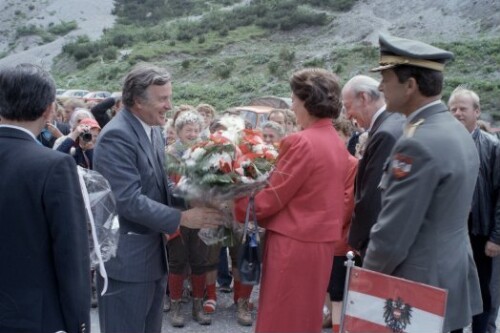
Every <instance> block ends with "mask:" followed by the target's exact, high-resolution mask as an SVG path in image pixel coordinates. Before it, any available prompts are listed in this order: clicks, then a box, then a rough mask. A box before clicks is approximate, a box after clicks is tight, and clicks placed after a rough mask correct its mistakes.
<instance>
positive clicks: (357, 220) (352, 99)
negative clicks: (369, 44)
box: [342, 75, 405, 258]
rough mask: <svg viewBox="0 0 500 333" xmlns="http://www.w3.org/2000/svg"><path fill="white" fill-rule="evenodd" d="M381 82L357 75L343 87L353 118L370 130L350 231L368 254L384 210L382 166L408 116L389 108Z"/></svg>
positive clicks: (357, 245) (356, 244)
mask: <svg viewBox="0 0 500 333" xmlns="http://www.w3.org/2000/svg"><path fill="white" fill-rule="evenodd" d="M378 85H379V82H378V81H377V80H375V79H373V78H371V77H369V76H365V75H357V76H355V77H353V78H351V79H350V80H349V81H347V83H346V84H345V85H344V87H343V89H342V103H343V104H344V108H345V111H346V114H347V117H348V118H349V119H354V120H356V121H357V123H358V125H359V126H361V127H362V128H365V129H366V130H367V132H368V141H367V143H366V148H365V151H364V154H363V158H362V159H361V160H360V161H359V165H358V172H357V175H356V189H355V197H354V200H355V206H354V214H353V217H352V222H351V228H350V230H349V245H351V246H352V247H353V248H354V249H356V250H357V251H359V253H360V254H361V258H363V257H364V255H365V252H366V248H367V246H368V241H369V240H370V237H369V236H370V229H371V227H372V226H373V225H374V224H375V222H376V221H377V217H378V213H379V212H380V195H381V192H380V189H379V188H378V184H379V183H380V178H381V177H382V169H383V166H384V163H385V160H386V159H387V157H389V154H390V152H391V150H392V147H394V144H395V143H396V141H397V139H398V138H399V137H400V136H401V135H402V134H403V124H404V121H405V118H404V117H403V116H402V115H401V114H399V113H390V112H388V111H386V109H385V99H384V94H383V93H382V92H380V91H379V90H378Z"/></svg>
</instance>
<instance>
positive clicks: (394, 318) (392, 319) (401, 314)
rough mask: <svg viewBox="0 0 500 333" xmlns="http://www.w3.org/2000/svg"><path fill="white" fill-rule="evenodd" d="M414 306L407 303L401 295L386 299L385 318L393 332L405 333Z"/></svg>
mask: <svg viewBox="0 0 500 333" xmlns="http://www.w3.org/2000/svg"><path fill="white" fill-rule="evenodd" d="M411 312H412V307H411V305H410V304H408V303H405V302H404V301H403V300H402V299H401V297H398V298H397V299H395V300H393V299H392V298H389V299H387V300H386V301H385V306H384V320H385V323H386V324H387V327H389V328H390V329H391V331H392V332H393V333H404V330H405V328H406V326H407V325H408V324H410V319H411Z"/></svg>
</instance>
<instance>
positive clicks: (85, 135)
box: [80, 129, 92, 142]
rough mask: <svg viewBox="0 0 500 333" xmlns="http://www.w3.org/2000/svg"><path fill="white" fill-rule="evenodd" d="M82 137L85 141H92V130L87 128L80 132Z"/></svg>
mask: <svg viewBox="0 0 500 333" xmlns="http://www.w3.org/2000/svg"><path fill="white" fill-rule="evenodd" d="M80 139H81V140H82V141H83V142H90V141H92V133H90V130H88V129H86V130H84V131H83V132H82V133H81V134H80Z"/></svg>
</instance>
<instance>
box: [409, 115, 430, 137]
mask: <svg viewBox="0 0 500 333" xmlns="http://www.w3.org/2000/svg"><path fill="white" fill-rule="evenodd" d="M424 121H425V119H424V118H420V119H419V120H418V121H416V122H414V123H411V124H409V125H408V126H407V127H406V128H405V136H406V137H407V138H411V137H413V135H414V134H415V131H416V130H417V128H418V126H420V125H422V124H423V123H424Z"/></svg>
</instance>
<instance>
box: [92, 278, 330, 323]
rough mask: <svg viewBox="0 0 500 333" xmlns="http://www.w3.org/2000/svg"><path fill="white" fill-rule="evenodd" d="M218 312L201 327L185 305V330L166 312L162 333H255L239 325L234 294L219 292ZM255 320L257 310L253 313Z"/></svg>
mask: <svg viewBox="0 0 500 333" xmlns="http://www.w3.org/2000/svg"><path fill="white" fill-rule="evenodd" d="M258 295H259V286H257V287H255V288H254V290H253V292H252V296H251V300H252V302H253V303H254V304H255V306H257V299H258ZM217 298H218V299H217V310H216V312H215V313H214V314H213V315H211V316H212V325H210V326H201V325H199V324H198V323H196V322H195V321H193V319H192V317H191V306H192V303H191V302H189V303H187V304H183V307H182V309H183V312H184V314H185V319H186V325H185V326H184V327H183V328H173V327H172V326H171V325H170V322H169V319H168V313H167V312H165V315H164V317H163V327H162V332H169V333H172V332H178V333H226V332H227V333H251V332H253V327H244V326H240V325H238V323H237V322H236V307H235V305H234V304H233V294H232V293H229V294H225V293H221V292H219V291H217ZM252 315H253V318H254V319H255V315H256V309H255V310H254V311H253V313H252ZM91 322H92V327H91V332H92V333H100V330H99V318H98V314H97V309H92V311H91ZM322 333H331V329H324V330H323V332H322Z"/></svg>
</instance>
